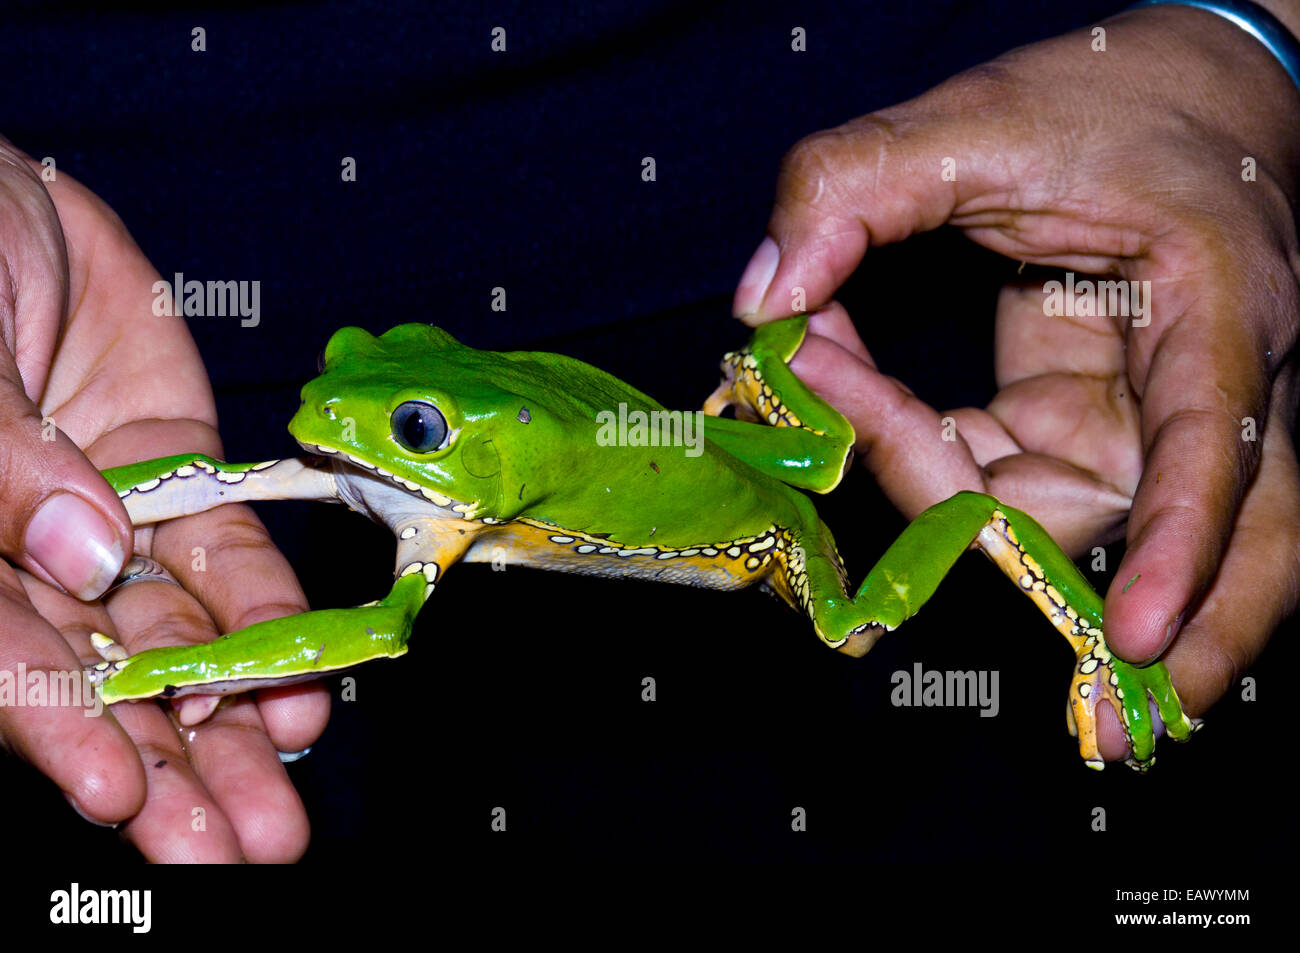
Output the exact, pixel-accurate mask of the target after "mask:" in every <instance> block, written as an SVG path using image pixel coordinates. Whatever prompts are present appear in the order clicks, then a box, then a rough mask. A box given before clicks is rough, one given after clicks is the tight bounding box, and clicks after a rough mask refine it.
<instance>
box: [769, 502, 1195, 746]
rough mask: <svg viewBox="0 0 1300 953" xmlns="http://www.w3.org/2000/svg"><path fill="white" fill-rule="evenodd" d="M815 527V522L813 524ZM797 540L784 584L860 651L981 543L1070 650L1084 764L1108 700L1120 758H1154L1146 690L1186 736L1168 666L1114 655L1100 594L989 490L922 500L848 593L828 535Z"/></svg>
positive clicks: (853, 651)
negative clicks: (1120, 733) (1125, 750)
mask: <svg viewBox="0 0 1300 953" xmlns="http://www.w3.org/2000/svg"><path fill="white" fill-rule="evenodd" d="M817 525H818V526H819V527H820V524H817ZM820 532H821V534H822V538H821V539H820V540H817V539H808V538H805V539H801V540H800V543H799V545H798V546H796V547H794V549H793V551H792V554H791V556H790V557H789V559H790V561H789V564H788V568H787V573H786V575H787V579H788V581H787V582H785V583H784V585H786V586H787V588H788V589H789V590H790V591H791V592H792V593H793V595H794V596H795V598H796V599H797V600H798V601H799V602H800V604H802V605H803V606H804V608H805V610H806V611H807V612H808V614H809V615H810V616H811V617H812V619H813V623H814V626H815V628H816V630H817V633H818V635H820V636H821V637H822V638H823V639H824V640H825V641H826V642H827V643H828V644H830V645H831V646H832V647H834V648H837V649H839V650H840V651H843V652H846V653H848V654H850V655H862V654H864V653H866V652H867V650H868V649H870V648H871V646H872V645H873V644H874V643H875V641H876V640H877V639H878V638H879V637H880V636H881V635H882V634H883V633H885V632H888V631H890V630H892V629H894V628H896V627H897V626H899V625H901V624H902V623H903V622H904V621H905V620H907V619H909V618H910V617H911V616H913V615H915V614H916V612H917V611H918V610H919V609H920V608H921V606H923V605H924V604H925V603H926V601H927V600H929V598H930V597H931V595H933V594H934V591H935V590H936V589H937V588H938V585H939V583H940V582H941V581H942V580H943V578H944V577H945V576H946V575H947V574H948V571H949V569H950V568H951V567H952V565H953V563H955V562H956V561H957V559H958V557H960V556H961V554H962V553H963V552H965V551H966V550H967V549H968V548H970V546H971V544H972V543H974V544H976V545H977V546H978V547H979V548H980V549H981V550H982V551H984V552H985V553H986V554H987V555H988V556H989V557H990V558H991V559H992V560H993V561H994V562H995V563H996V564H997V565H998V567H999V568H1001V569H1002V571H1003V572H1004V573H1006V575H1007V576H1008V577H1010V578H1011V579H1012V580H1013V581H1014V582H1015V583H1016V585H1017V587H1018V588H1019V589H1020V590H1021V591H1022V592H1023V593H1025V594H1026V595H1027V596H1029V597H1030V598H1031V599H1032V600H1033V601H1034V602H1035V604H1037V605H1038V607H1039V608H1040V609H1041V610H1042V611H1043V613H1044V614H1045V615H1046V616H1047V617H1048V619H1049V620H1050V621H1051V622H1052V624H1053V625H1054V626H1055V627H1056V628H1057V630H1058V631H1060V632H1061V634H1062V635H1064V636H1065V637H1066V639H1067V640H1069V642H1070V645H1071V646H1072V647H1073V648H1074V650H1075V654H1076V663H1075V669H1074V676H1073V679H1072V681H1071V686H1070V709H1069V712H1070V719H1071V731H1072V733H1073V734H1075V735H1076V736H1077V737H1078V739H1079V752H1080V754H1081V755H1082V756H1083V758H1084V760H1085V761H1086V762H1087V764H1088V766H1089V767H1093V768H1101V767H1104V761H1103V760H1102V758H1101V756H1100V754H1099V753H1098V750H1097V741H1096V732H1097V729H1096V712H1097V706H1098V705H1099V704H1100V703H1101V702H1102V701H1103V700H1109V701H1111V702H1112V703H1113V704H1114V706H1115V708H1116V710H1117V711H1118V712H1119V714H1120V721H1121V725H1122V727H1123V729H1124V733H1125V736H1126V738H1127V740H1128V743H1129V747H1130V749H1131V756H1130V758H1129V761H1128V763H1129V764H1130V766H1132V767H1135V768H1137V769H1139V770H1145V769H1146V768H1147V767H1149V766H1150V764H1152V763H1153V762H1154V758H1153V757H1152V751H1153V748H1154V745H1155V734H1154V730H1153V725H1152V723H1151V715H1150V705H1149V703H1148V701H1147V699H1148V697H1150V698H1152V699H1154V701H1155V703H1156V707H1157V711H1158V715H1159V717H1160V718H1161V720H1162V721H1163V722H1164V724H1165V727H1166V730H1167V731H1168V733H1169V735H1170V736H1171V737H1172V738H1174V739H1175V740H1178V741H1182V740H1185V739H1186V738H1187V737H1188V736H1189V735H1190V734H1191V732H1192V731H1193V730H1195V728H1196V727H1197V724H1196V723H1195V722H1193V721H1192V720H1191V719H1189V718H1188V717H1187V716H1186V714H1184V712H1183V710H1182V705H1181V704H1180V702H1179V700H1178V695H1177V693H1176V692H1175V691H1174V687H1173V685H1172V683H1171V682H1170V680H1169V673H1168V670H1166V668H1165V667H1164V665H1163V664H1161V663H1159V662H1157V663H1155V664H1153V665H1149V666H1146V667H1144V668H1138V667H1137V666H1134V665H1130V664H1128V663H1127V662H1124V661H1122V660H1121V659H1118V658H1116V657H1115V656H1113V655H1112V654H1111V653H1110V651H1109V650H1108V649H1107V648H1106V643H1105V639H1104V637H1103V634H1102V605H1103V603H1102V599H1101V596H1099V595H1098V594H1097V592H1096V591H1095V590H1094V589H1093V588H1092V586H1091V585H1089V584H1088V581H1087V580H1086V579H1084V577H1083V574H1082V573H1080V572H1079V570H1078V568H1077V567H1076V566H1075V565H1074V563H1073V562H1072V561H1071V560H1070V558H1069V557H1068V556H1066V555H1065V553H1063V552H1062V551H1061V550H1060V548H1059V547H1057V546H1056V544H1055V543H1054V542H1053V541H1052V539H1051V537H1050V536H1048V534H1047V532H1046V531H1045V530H1043V528H1042V527H1041V526H1039V525H1038V523H1036V522H1035V521H1034V520H1033V519H1032V518H1031V517H1029V516H1028V514H1025V513H1022V512H1020V511H1019V510H1016V509H1013V508H1011V507H1009V506H1004V505H1003V504H1001V503H999V502H998V501H997V500H995V499H994V498H993V497H991V496H986V495H984V494H980V493H958V494H957V495H955V496H953V497H951V498H950V499H947V500H945V501H943V502H942V503H938V504H936V505H935V506H932V507H930V509H928V510H926V511H925V512H924V513H922V514H921V515H920V516H918V517H917V518H916V519H915V520H913V521H912V523H911V524H910V525H909V526H908V527H907V529H906V530H904V531H903V533H902V535H901V536H899V538H898V539H897V540H895V542H894V543H893V545H892V546H890V547H889V549H888V550H887V551H886V553H885V555H884V556H882V557H881V559H880V561H879V562H877V563H876V565H875V566H874V567H873V568H872V570H871V572H870V573H869V574H868V575H867V578H866V581H865V582H863V584H862V586H861V587H860V588H859V589H858V592H857V595H856V596H855V597H853V598H852V599H850V598H848V595H847V590H846V585H845V580H844V574H843V569H842V567H841V566H840V564H839V558H838V556H837V555H835V551H834V543H833V542H831V541H830V537H829V533H828V532H827V531H826V530H825V528H824V527H820Z"/></svg>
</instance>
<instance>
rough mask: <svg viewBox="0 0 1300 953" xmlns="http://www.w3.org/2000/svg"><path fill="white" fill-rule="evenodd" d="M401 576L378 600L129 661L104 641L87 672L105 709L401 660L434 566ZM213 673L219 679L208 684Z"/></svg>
mask: <svg viewBox="0 0 1300 953" xmlns="http://www.w3.org/2000/svg"><path fill="white" fill-rule="evenodd" d="M427 566H428V568H430V569H431V570H432V572H430V573H429V575H428V576H426V575H425V573H424V572H423V569H424V568H425V567H423V566H422V567H420V569H419V570H417V571H415V572H413V573H410V574H408V575H405V576H402V577H401V578H399V579H398V580H397V582H396V583H395V584H394V586H393V588H392V591H391V592H389V594H388V596H387V597H386V598H384V599H383V600H382V601H380V602H373V603H370V604H369V605H366V606H360V607H358V608H355V609H321V610H319V611H316V612H303V613H299V614H298V615H293V616H286V617H285V618H281V619H269V620H267V621H266V622H258V623H256V624H255V625H250V626H248V627H247V628H244V629H240V630H239V631H238V632H233V633H231V634H229V635H223V636H221V637H220V638H218V639H216V640H214V641H212V642H207V643H204V644H201V645H178V646H169V647H163V648H156V649H149V650H147V651H144V652H140V653H138V654H136V655H131V656H128V655H126V653H125V652H123V651H122V649H121V647H120V646H119V645H117V643H115V642H113V641H112V640H111V639H108V638H107V637H105V636H103V635H99V636H98V638H96V639H93V640H92V641H93V643H94V645H95V649H96V650H97V651H98V652H99V653H100V655H101V656H103V658H104V661H103V662H100V663H98V664H97V665H94V666H92V667H91V668H90V670H89V671H88V673H87V674H88V677H89V679H90V681H91V682H92V683H93V684H96V685H98V687H99V694H100V697H102V698H103V699H104V704H106V705H112V704H115V703H116V702H120V701H130V700H137V699H142V698H153V697H157V696H161V697H163V698H179V697H180V696H182V695H189V694H204V695H225V694H230V693H234V692H246V691H251V690H254V689H258V688H269V687H271V686H273V685H291V684H293V683H295V682H301V681H306V680H308V679H313V678H320V677H321V676H323V675H328V674H330V673H332V672H338V671H342V670H344V669H348V668H352V667H353V666H355V665H360V664H361V663H363V662H368V661H370V660H371V659H376V658H396V657H397V656H399V655H404V654H406V644H407V641H408V640H409V639H410V637H411V626H412V623H413V622H414V621H415V616H416V614H417V613H418V612H419V611H420V607H421V606H422V605H423V604H424V601H425V599H426V598H428V593H429V590H431V589H432V588H433V580H432V578H430V576H432V577H434V578H436V570H437V566H436V564H435V563H429V564H427ZM214 675H215V676H217V677H219V678H220V680H218V681H214V680H213V678H214Z"/></svg>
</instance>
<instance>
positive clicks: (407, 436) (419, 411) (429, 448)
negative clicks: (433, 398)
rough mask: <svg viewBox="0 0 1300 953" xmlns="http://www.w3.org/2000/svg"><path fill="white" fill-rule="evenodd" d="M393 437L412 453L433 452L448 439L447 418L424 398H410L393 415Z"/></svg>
mask: <svg viewBox="0 0 1300 953" xmlns="http://www.w3.org/2000/svg"><path fill="white" fill-rule="evenodd" d="M392 425H393V439H394V440H396V441H397V442H398V443H399V444H401V445H402V446H403V447H405V448H406V449H407V450H410V451H411V452H412V453H432V452H433V451H434V450H440V449H442V445H443V444H444V443H446V441H447V418H446V417H444V416H443V415H442V411H440V410H439V409H438V408H437V407H435V406H433V404H430V403H428V402H427V401H423V400H408V401H407V402H406V403H404V404H402V405H401V406H400V407H398V408H397V409H396V410H395V411H393V417H392Z"/></svg>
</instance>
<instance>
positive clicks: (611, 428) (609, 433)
mask: <svg viewBox="0 0 1300 953" xmlns="http://www.w3.org/2000/svg"><path fill="white" fill-rule="evenodd" d="M596 423H598V424H600V429H599V430H597V431H596V443H597V444H599V445H600V446H602V447H685V448H686V455H687V456H688V457H698V456H699V455H700V454H702V453H703V452H704V411H702V410H650V411H646V410H628V409H627V404H626V403H624V402H621V401H620V402H619V405H618V412H617V413H615V412H614V411H612V410H602V411H600V413H598V414H596Z"/></svg>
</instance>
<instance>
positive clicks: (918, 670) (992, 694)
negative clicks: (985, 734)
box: [889, 662, 1001, 718]
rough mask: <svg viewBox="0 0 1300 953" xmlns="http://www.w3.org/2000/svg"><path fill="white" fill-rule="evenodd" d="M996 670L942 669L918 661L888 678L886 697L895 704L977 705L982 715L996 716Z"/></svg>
mask: <svg viewBox="0 0 1300 953" xmlns="http://www.w3.org/2000/svg"><path fill="white" fill-rule="evenodd" d="M998 675H999V673H998V671H997V669H994V670H993V671H978V672H952V671H949V672H941V671H939V670H938V669H930V670H928V671H927V670H926V669H924V668H922V667H921V663H920V662H916V663H915V664H913V665H912V671H910V672H908V671H906V670H903V669H900V670H899V671H897V672H895V673H894V674H893V676H892V677H891V678H890V682H892V683H893V686H894V690H893V691H892V692H890V693H889V700H890V702H891V703H892V704H893V705H894V707H895V708H978V709H979V710H980V717H981V718H993V717H996V716H997V713H998V709H999V708H1000V707H1001V704H1000V702H999V700H998Z"/></svg>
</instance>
